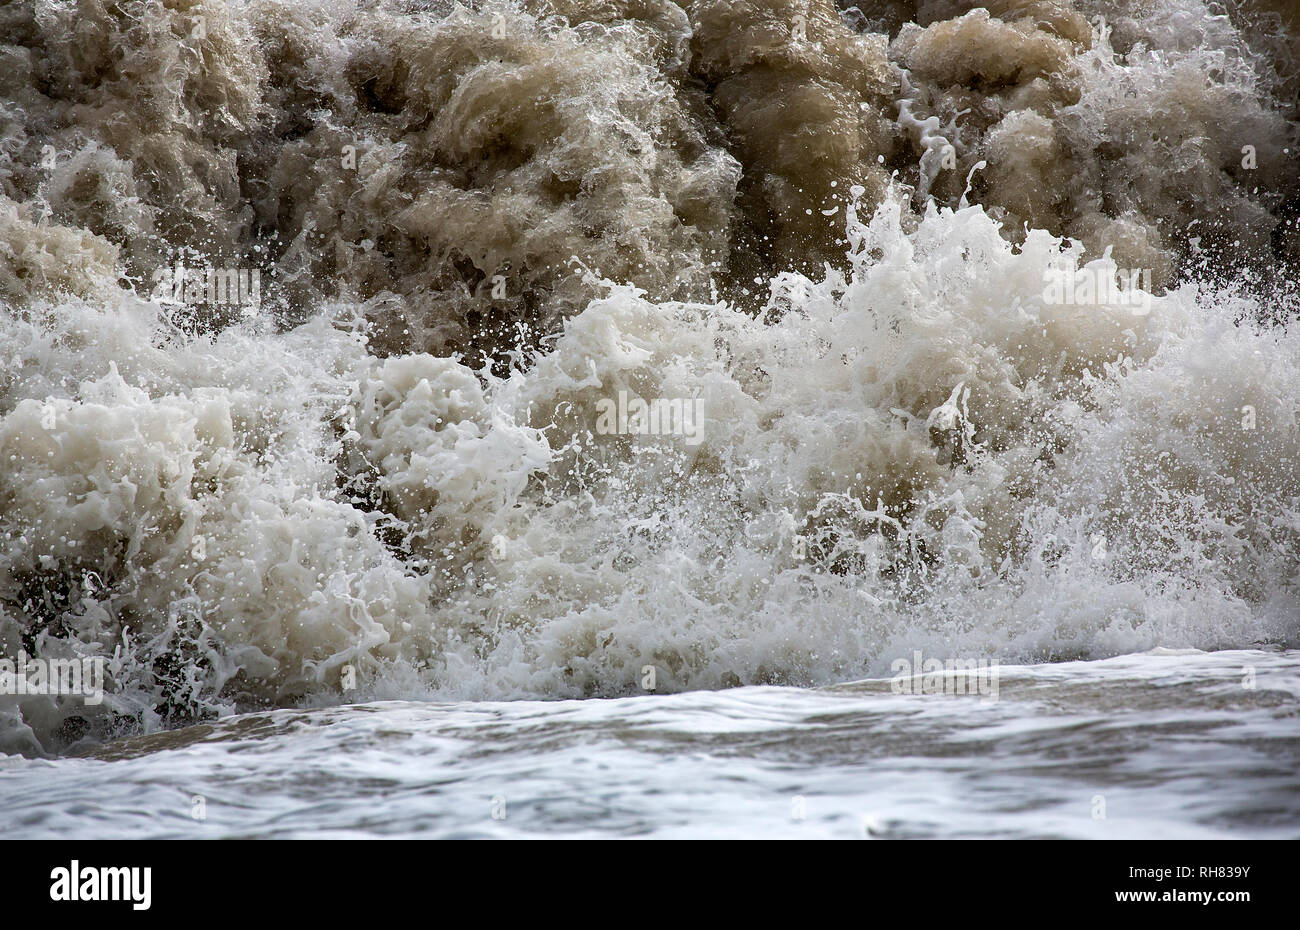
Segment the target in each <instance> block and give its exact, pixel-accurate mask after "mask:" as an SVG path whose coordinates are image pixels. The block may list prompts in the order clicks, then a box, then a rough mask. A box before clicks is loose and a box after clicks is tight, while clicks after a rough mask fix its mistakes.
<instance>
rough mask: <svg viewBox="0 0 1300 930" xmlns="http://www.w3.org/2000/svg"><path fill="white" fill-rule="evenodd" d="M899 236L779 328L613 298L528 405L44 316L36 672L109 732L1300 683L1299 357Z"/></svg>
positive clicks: (932, 239) (1205, 302)
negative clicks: (486, 702)
mask: <svg viewBox="0 0 1300 930" xmlns="http://www.w3.org/2000/svg"><path fill="white" fill-rule="evenodd" d="M903 216H904V214H903V213H902V211H901V209H900V207H899V205H898V203H897V201H896V200H892V199H891V200H889V201H887V202H886V203H885V204H884V205H882V206H881V207H880V208H879V209H878V210H877V211H876V212H875V215H874V216H873V217H872V218H871V220H870V222H869V223H865V224H863V223H860V222H859V221H858V219H857V216H856V213H855V211H854V209H853V207H852V206H850V209H849V215H848V236H849V238H850V241H851V246H852V251H851V256H850V257H851V266H852V267H851V272H850V273H849V274H848V275H847V276H840V275H839V274H838V273H836V272H834V271H828V273H827V275H826V277H825V278H824V279H823V280H820V281H812V280H809V279H806V278H803V277H801V276H799V275H784V276H782V277H780V278H778V279H777V280H776V281H775V282H774V284H773V286H772V296H771V298H770V300H769V302H768V304H767V307H766V308H765V310H764V311H763V312H762V313H761V314H759V315H757V317H755V316H754V315H751V314H747V313H743V312H741V311H739V310H737V309H734V308H732V307H730V306H728V305H726V304H723V303H718V304H713V305H707V304H691V303H673V302H668V303H655V302H652V301H649V300H647V299H646V298H645V297H643V296H641V295H640V294H639V293H638V292H637V291H636V290H635V289H632V288H630V287H622V286H613V285H609V286H608V296H606V297H604V298H601V299H598V300H596V301H594V302H593V303H592V304H591V305H590V306H588V307H587V309H586V310H584V311H583V312H582V313H580V314H579V315H577V316H576V317H574V318H573V319H571V320H569V321H568V322H567V324H566V325H565V327H564V330H563V332H562V333H561V334H560V335H559V337H558V338H557V339H556V340H555V341H554V345H553V347H552V348H551V349H549V350H548V351H546V352H545V353H543V354H542V355H541V356H540V357H538V358H536V359H534V360H532V363H531V364H530V365H529V366H528V367H527V368H524V369H519V370H516V371H515V372H514V373H513V374H512V375H510V376H509V377H506V378H495V377H493V376H491V375H490V374H484V373H475V372H473V371H471V370H470V369H469V368H466V367H465V366H464V365H462V364H460V363H458V362H457V361H455V360H453V359H439V358H434V357H432V356H420V355H415V356H405V357H400V358H391V359H387V360H382V359H377V358H374V357H371V356H369V355H367V354H366V352H365V345H364V342H365V340H364V336H363V335H362V334H361V333H359V332H358V331H357V330H355V329H350V328H349V327H348V326H346V325H344V321H346V320H347V319H349V317H348V316H347V312H346V310H345V309H344V308H340V309H339V313H338V315H337V316H336V319H335V320H334V321H333V322H331V321H330V320H329V319H327V318H324V317H322V318H319V319H317V320H315V321H314V322H312V323H309V324H307V325H304V326H302V327H299V328H297V329H294V330H292V331H290V332H287V333H282V334H276V333H270V332H264V331H259V330H258V329H257V327H256V324H255V323H245V324H242V325H239V326H235V327H231V328H228V329H226V330H224V331H223V332H222V333H220V334H219V335H216V336H214V337H211V338H195V337H187V336H185V335H184V334H182V333H179V332H177V331H175V330H172V329H169V328H168V325H167V321H166V318H165V315H164V314H163V313H162V312H161V309H160V307H159V306H158V305H157V304H155V303H147V302H143V301H141V300H139V299H137V298H134V297H130V296H119V298H118V299H117V300H115V301H114V302H109V303H105V302H97V303H90V302H83V301H76V300H73V301H67V302H63V303H61V304H58V305H46V306H43V307H41V308H39V309H37V310H34V311H32V312H31V313H29V314H24V315H15V316H9V317H6V318H4V320H3V321H2V322H0V357H4V358H6V359H8V360H9V362H8V364H7V365H6V375H7V379H6V382H5V384H6V387H5V394H4V396H5V398H6V408H5V413H4V417H3V420H2V421H0V458H2V459H3V461H4V462H5V464H6V468H5V469H4V471H3V473H0V495H3V499H4V501H5V506H4V511H3V534H4V539H5V547H4V554H3V580H4V584H5V586H6V591H7V597H6V599H7V603H8V605H10V606H9V607H7V611H12V610H13V609H14V608H15V607H16V608H18V613H19V617H18V618H14V617H13V616H12V615H11V614H9V613H7V619H6V620H5V622H4V624H5V625H4V627H3V635H4V637H5V640H4V641H5V645H6V647H7V648H11V649H12V650H13V651H16V650H17V648H18V647H19V645H20V640H21V636H22V635H26V636H27V637H28V640H29V641H30V640H32V639H33V638H34V639H35V640H39V644H40V646H41V648H42V649H44V650H48V651H59V650H62V651H66V652H71V653H76V652H87V651H89V652H97V653H98V654H100V655H105V656H108V657H110V659H111V661H110V672H111V677H112V679H113V682H114V684H113V685H111V686H110V689H109V690H110V692H112V693H111V694H110V696H109V700H108V701H107V702H106V704H105V708H104V710H103V711H101V713H103V714H105V715H108V714H113V713H117V714H130V715H136V716H141V715H142V716H143V718H144V719H145V720H146V722H148V721H150V720H153V721H159V720H160V708H166V709H168V710H170V711H171V712H173V713H177V714H180V715H182V716H183V715H184V714H186V713H191V714H192V713H195V712H202V711H204V710H220V709H223V708H224V709H226V710H229V709H233V708H235V707H238V706H240V705H241V704H242V705H243V706H249V705H250V704H256V703H257V702H273V703H281V702H285V701H289V700H294V699H297V698H299V697H302V696H306V695H318V696H322V695H328V694H330V693H334V694H337V693H338V688H339V687H340V681H341V679H340V676H341V674H342V673H343V669H344V668H345V667H351V668H352V670H353V671H354V672H355V673H356V674H357V675H358V677H359V681H358V686H359V687H360V688H361V689H362V692H361V693H363V694H370V695H372V696H385V695H387V696H397V695H400V694H403V693H414V692H412V691H411V690H410V689H413V688H414V689H416V691H418V692H419V693H429V692H433V693H438V694H444V695H449V696H454V697H473V698H510V697H526V696H539V697H541V696H544V697H564V696H583V695H613V694H618V693H628V692H633V691H638V690H640V686H639V684H638V682H639V680H640V678H641V677H642V675H643V674H644V670H645V669H646V667H647V666H651V667H653V668H654V669H655V670H656V674H657V677H658V681H659V685H658V687H660V688H662V689H668V690H684V689H694V688H701V687H704V688H713V687H724V686H731V685H744V684H761V683H782V682H789V683H805V684H809V683H825V682H829V681H833V680H836V679H839V680H843V679H845V678H849V677H855V676H861V675H863V674H870V673H873V672H874V673H877V674H878V673H881V672H883V671H884V670H886V669H887V667H888V663H889V661H890V660H891V658H893V657H894V656H896V655H899V654H908V653H910V651H911V650H912V649H914V648H922V649H924V650H925V651H926V652H927V653H929V654H934V655H966V656H986V657H992V658H996V659H998V660H1001V661H1012V662H1014V661H1032V660H1035V659H1039V660H1041V659H1044V658H1050V659H1062V658H1072V657H1100V656H1106V655H1114V654H1118V653H1123V652H1131V651H1135V650H1142V649H1149V648H1152V647H1156V646H1165V647H1194V648H1224V647H1236V648H1241V647H1249V646H1251V645H1252V644H1256V643H1263V642H1271V643H1277V644H1282V645H1293V644H1294V643H1295V642H1296V639H1297V632H1298V627H1297V617H1300V601H1298V600H1297V588H1296V575H1297V565H1298V564H1300V562H1298V555H1300V544H1298V541H1297V540H1298V533H1300V507H1298V505H1297V501H1298V499H1300V471H1298V465H1297V462H1300V433H1298V432H1297V429H1296V411H1297V410H1300V341H1298V339H1300V337H1297V335H1296V333H1295V332H1294V328H1291V329H1287V328H1286V327H1285V326H1284V325H1281V324H1279V323H1273V322H1270V319H1271V318H1270V316H1269V314H1267V313H1265V309H1264V308H1262V307H1260V306H1258V305H1257V304H1256V303H1254V302H1252V300H1251V299H1250V298H1247V297H1245V296H1240V295H1234V294H1233V293H1231V292H1225V291H1222V290H1220V291H1205V290H1198V289H1197V288H1196V287H1193V286H1185V287H1183V288H1180V289H1177V290H1174V291H1171V292H1169V293H1168V294H1166V295H1164V296H1151V295H1143V296H1142V298H1141V301H1140V302H1128V301H1125V302H1114V301H1112V302H1110V303H1098V302H1093V303H1083V304H1079V303H1071V304H1065V303H1054V302H1052V300H1051V299H1050V293H1049V288H1048V286H1047V285H1046V284H1045V282H1049V281H1050V280H1051V275H1052V273H1053V269H1054V268H1056V267H1059V266H1060V265H1061V264H1062V263H1065V264H1066V265H1068V266H1069V267H1070V268H1076V267H1084V268H1087V269H1091V270H1093V271H1096V270H1098V269H1101V271H1102V272H1103V273H1104V274H1106V275H1109V274H1111V273H1113V263H1108V262H1107V260H1105V259H1102V260H1097V261H1094V262H1091V263H1085V262H1083V261H1082V257H1081V247H1080V246H1079V245H1078V244H1077V243H1076V244H1072V243H1069V242H1063V241H1062V240H1058V239H1056V238H1054V237H1052V236H1050V235H1049V234H1047V233H1043V232H1031V233H1030V234H1029V236H1028V238H1027V239H1026V240H1025V242H1024V243H1023V245H1022V246H1013V245H1012V244H1010V243H1008V242H1007V241H1006V240H1005V239H1004V238H1002V237H1001V236H1000V235H999V232H998V228H997V225H996V224H995V223H994V222H993V221H992V220H991V219H990V218H989V217H988V216H987V215H986V213H985V212H984V210H983V209H982V208H980V207H963V208H961V209H958V210H956V211H952V210H948V209H946V208H945V209H935V208H933V207H932V208H930V209H929V210H928V211H927V213H926V215H925V216H924V218H923V219H922V221H921V222H920V224H919V226H918V227H917V228H916V229H915V230H914V231H911V232H907V231H906V230H905V228H904V221H903ZM620 392H625V393H626V394H627V395H629V396H634V397H640V398H670V399H671V398H678V399H683V400H685V401H692V402H693V401H695V400H700V401H702V405H703V407H702V409H703V410H704V411H705V418H704V421H703V426H702V432H701V433H700V436H699V437H697V438H699V439H700V440H701V441H699V442H694V441H691V442H688V441H687V437H685V436H681V435H676V436H674V435H659V436H628V435H603V434H601V432H600V431H599V429H598V427H599V423H598V413H597V411H598V410H599V409H600V406H601V401H602V399H607V398H613V397H617V396H618V395H619V393H620ZM23 631H25V633H24V632H23ZM0 700H7V701H9V702H10V703H9V706H10V707H11V708H13V710H11V711H10V712H9V718H10V720H11V721H13V722H14V723H15V724H17V729H11V730H10V731H9V735H8V742H7V745H8V747H9V748H11V749H23V748H26V749H28V750H33V749H37V748H38V746H37V744H38V742H39V743H43V742H45V741H47V739H48V735H42V733H43V732H44V731H45V730H46V729H47V728H48V727H49V726H50V724H51V722H52V721H53V722H57V718H58V717H59V713H58V712H57V711H55V710H53V708H49V707H47V708H45V709H39V708H38V709H32V708H31V707H30V706H29V705H31V704H32V701H30V700H29V701H28V702H27V703H26V704H24V705H23V706H22V709H21V711H19V710H18V708H16V707H15V706H14V702H13V700H12V699H10V698H4V699H0ZM47 703H48V702H47ZM42 715H44V719H42ZM33 724H34V725H33Z"/></svg>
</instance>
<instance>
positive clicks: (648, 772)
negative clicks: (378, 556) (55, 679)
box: [0, 651, 1300, 839]
mask: <svg viewBox="0 0 1300 930" xmlns="http://www.w3.org/2000/svg"><path fill="white" fill-rule="evenodd" d="M1298 658H1300V655H1298V654H1296V653H1294V652H1293V653H1262V652H1245V651H1243V652H1222V653H1213V654H1198V653H1182V654H1168V653H1162V654H1150V655H1133V656H1124V657H1122V658H1116V659H1109V660H1103V661H1098V662H1087V663H1083V662H1068V663H1059V664H1054V665H1043V666H1021V667H1003V668H1001V669H1000V670H999V672H1000V676H1001V681H1000V688H999V698H998V700H997V701H996V702H989V701H985V700H984V699H983V698H981V697H955V696H938V695H925V696H904V695H897V694H894V693H892V691H891V686H890V683H889V682H886V681H864V682H859V683H855V684H850V685H841V686H838V687H835V688H831V689H826V690H820V691H808V690H802V689H793V688H774V687H759V688H741V689H735V690H731V691H725V692H692V693H686V694H678V695H669V696H644V697H636V698H621V699H616V700H609V701H553V702H541V703H539V702H530V701H521V702H507V703H497V702H481V703H456V704H447V703H418V704H417V703H409V702H381V703H374V704H364V705H359V706H354V707H339V708H333V709H329V710H316V711H293V710H282V711H276V712H273V713H269V714H256V715H248V716H241V717H235V718H231V719H229V720H225V721H222V722H220V723H217V724H214V725H201V726H196V727H190V728H187V729H184V730H177V731H172V732H168V733H160V734H155V735H153V736H144V737H137V738H134V739H130V740H125V741H122V742H118V743H115V744H112V745H110V746H107V747H104V748H103V749H102V750H100V751H99V752H97V753H96V756H95V758H93V759H60V760H57V761H54V762H50V761H45V760H25V759H21V758H18V757H9V758H7V759H0V798H3V799H4V800H3V801H0V811H2V812H3V814H4V817H5V825H6V826H5V835H6V836H7V837H10V838H14V837H38V836H39V837H52V836H53V837H92V836H93V837H95V838H128V837H130V838H141V837H153V838H218V837H276V838H290V837H297V838H306V837H375V836H383V837H412V838H432V837H441V838H450V837H503V838H504V837H514V838H536V837H599V836H614V837H704V836H707V837H801V838H904V837H939V838H951V837H1021V838H1030V837H1033V838H1042V837H1062V838H1094V839H1100V838H1139V837H1140V838H1145V839H1153V838H1162V839H1163V838H1231V837H1272V838H1291V839H1294V838H1296V837H1297V836H1300V805H1297V803H1296V799H1297V797H1300V776H1297V774H1296V771H1297V765H1296V763H1297V761H1298V760H1297V754H1296V740H1295V726H1294V724H1295V719H1296V711H1297V701H1300V675H1298V674H1297V667H1298V666H1297V659H1298ZM1247 669H1249V670H1250V671H1251V672H1252V673H1253V676H1254V677H1253V678H1252V679H1250V681H1251V682H1252V683H1253V685H1254V689H1253V690H1251V689H1247V688H1245V687H1243V684H1245V683H1246V681H1247V678H1246V674H1245V673H1246V671H1247Z"/></svg>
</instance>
